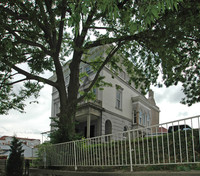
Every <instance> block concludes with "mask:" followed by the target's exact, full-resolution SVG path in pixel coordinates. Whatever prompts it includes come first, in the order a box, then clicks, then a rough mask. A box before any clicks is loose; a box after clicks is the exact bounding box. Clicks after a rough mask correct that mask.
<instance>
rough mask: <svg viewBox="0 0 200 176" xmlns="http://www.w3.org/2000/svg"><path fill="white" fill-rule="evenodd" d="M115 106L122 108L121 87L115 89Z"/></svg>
mask: <svg viewBox="0 0 200 176" xmlns="http://www.w3.org/2000/svg"><path fill="white" fill-rule="evenodd" d="M116 108H117V109H120V110H122V89H116Z"/></svg>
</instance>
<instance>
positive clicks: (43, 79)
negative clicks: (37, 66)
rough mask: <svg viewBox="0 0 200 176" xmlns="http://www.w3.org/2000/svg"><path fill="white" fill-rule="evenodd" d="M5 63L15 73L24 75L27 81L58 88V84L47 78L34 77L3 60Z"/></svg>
mask: <svg viewBox="0 0 200 176" xmlns="http://www.w3.org/2000/svg"><path fill="white" fill-rule="evenodd" d="M3 62H4V63H5V64H7V65H8V66H9V67H10V68H12V69H14V70H15V71H17V72H18V73H19V74H21V75H24V76H25V77H26V79H27V80H31V79H32V80H36V81H38V82H42V83H46V84H48V85H51V86H53V87H57V84H56V83H55V82H53V81H51V80H49V79H46V78H43V77H40V76H36V75H33V74H31V73H29V72H27V71H25V70H23V69H21V68H19V67H17V66H15V65H13V64H11V63H10V62H9V61H6V60H5V59H4V60H3Z"/></svg>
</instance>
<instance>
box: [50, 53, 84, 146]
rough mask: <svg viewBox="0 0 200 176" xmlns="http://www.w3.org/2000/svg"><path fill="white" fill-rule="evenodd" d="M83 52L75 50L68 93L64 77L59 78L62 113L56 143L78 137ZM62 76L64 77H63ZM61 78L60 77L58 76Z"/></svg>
mask: <svg viewBox="0 0 200 176" xmlns="http://www.w3.org/2000/svg"><path fill="white" fill-rule="evenodd" d="M81 55H82V52H74V55H73V59H72V62H71V63H70V82H69V86H68V94H67V91H66V87H65V82H64V77H63V79H61V80H58V92H59V97H60V113H59V122H58V130H57V132H56V133H57V134H56V135H55V136H54V138H55V139H54V140H55V142H56V143H58V142H66V141H71V140H75V139H76V134H75V115H76V107H77V97H78V91H79V87H80V85H79V66H80V59H81ZM61 78H62V77H61ZM58 79H59V78H58Z"/></svg>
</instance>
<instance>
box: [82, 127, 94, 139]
mask: <svg viewBox="0 0 200 176" xmlns="http://www.w3.org/2000/svg"><path fill="white" fill-rule="evenodd" d="M94 134H95V125H91V126H90V137H95V135H94ZM84 136H85V138H87V126H86V127H85V132H84Z"/></svg>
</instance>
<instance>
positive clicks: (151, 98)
mask: <svg viewBox="0 0 200 176" xmlns="http://www.w3.org/2000/svg"><path fill="white" fill-rule="evenodd" d="M148 100H149V101H150V102H151V104H153V105H156V102H155V100H154V91H153V90H151V89H150V90H149V98H148Z"/></svg>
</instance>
